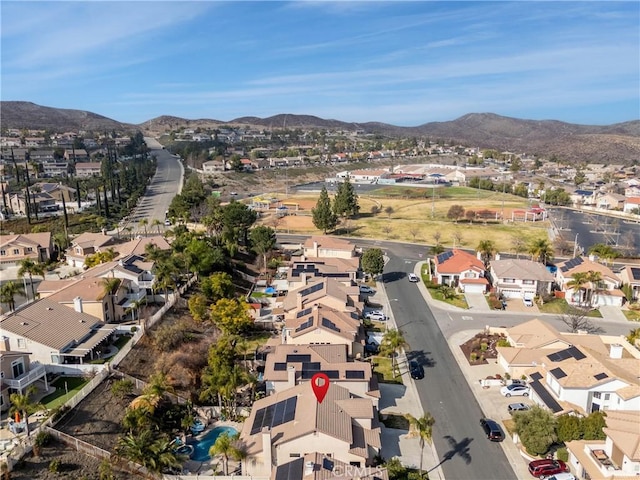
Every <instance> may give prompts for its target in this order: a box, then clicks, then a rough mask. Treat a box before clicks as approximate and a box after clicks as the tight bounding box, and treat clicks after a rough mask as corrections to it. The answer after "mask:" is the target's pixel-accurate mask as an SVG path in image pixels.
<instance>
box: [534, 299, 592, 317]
mask: <svg viewBox="0 0 640 480" xmlns="http://www.w3.org/2000/svg"><path fill="white" fill-rule="evenodd" d="M538 308H539V309H540V312H542V313H557V314H558V315H564V314H566V313H568V312H569V308H570V305H569V304H568V303H567V301H566V300H565V299H564V298H554V299H552V300H548V301H546V302H544V304H542V305H538ZM585 316H587V317H590V318H602V314H601V313H600V310H598V309H593V310H589V311H588V312H587V314H586V315H585Z"/></svg>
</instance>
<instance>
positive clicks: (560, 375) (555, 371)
mask: <svg viewBox="0 0 640 480" xmlns="http://www.w3.org/2000/svg"><path fill="white" fill-rule="evenodd" d="M550 373H551V375H553V376H554V377H556V378H557V379H558V380H560V379H561V378H564V377H566V376H567V374H566V373H564V370H562V369H561V368H560V367H558V368H554V369H553V370H550Z"/></svg>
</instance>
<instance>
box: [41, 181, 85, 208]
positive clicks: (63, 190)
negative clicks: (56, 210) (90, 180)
mask: <svg viewBox="0 0 640 480" xmlns="http://www.w3.org/2000/svg"><path fill="white" fill-rule="evenodd" d="M32 188H33V189H34V190H39V191H41V192H43V193H47V194H49V195H51V196H52V197H53V198H54V200H55V201H56V202H62V198H63V197H64V201H65V202H66V203H72V202H75V201H76V200H77V191H76V189H75V188H71V187H68V186H66V185H63V184H62V183H47V182H41V183H35V184H33V185H32Z"/></svg>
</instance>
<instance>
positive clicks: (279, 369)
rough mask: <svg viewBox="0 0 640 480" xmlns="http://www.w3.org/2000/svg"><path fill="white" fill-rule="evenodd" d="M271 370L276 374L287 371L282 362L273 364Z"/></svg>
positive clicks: (285, 365)
mask: <svg viewBox="0 0 640 480" xmlns="http://www.w3.org/2000/svg"><path fill="white" fill-rule="evenodd" d="M273 369H274V370H275V371H276V372H284V371H285V370H286V369H287V364H286V363H284V362H276V363H274V364H273Z"/></svg>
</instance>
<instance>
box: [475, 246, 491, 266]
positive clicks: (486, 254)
mask: <svg viewBox="0 0 640 480" xmlns="http://www.w3.org/2000/svg"><path fill="white" fill-rule="evenodd" d="M476 252H478V253H480V256H481V257H482V261H483V262H484V267H485V268H488V267H489V262H490V261H491V257H493V255H494V254H495V253H496V246H495V244H494V243H493V242H492V241H491V240H480V243H478V246H477V247H476Z"/></svg>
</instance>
